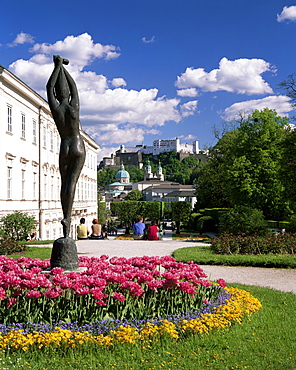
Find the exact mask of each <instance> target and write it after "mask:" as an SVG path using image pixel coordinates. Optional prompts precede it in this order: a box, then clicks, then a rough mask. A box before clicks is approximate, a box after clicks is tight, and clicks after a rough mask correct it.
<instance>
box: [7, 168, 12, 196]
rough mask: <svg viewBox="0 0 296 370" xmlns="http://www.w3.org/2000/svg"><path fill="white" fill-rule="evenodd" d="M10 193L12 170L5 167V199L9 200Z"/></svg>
mask: <svg viewBox="0 0 296 370" xmlns="http://www.w3.org/2000/svg"><path fill="white" fill-rule="evenodd" d="M11 193H12V168H11V167H7V199H11V198H12V197H11Z"/></svg>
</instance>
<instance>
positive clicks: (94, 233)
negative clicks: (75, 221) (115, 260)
mask: <svg viewBox="0 0 296 370" xmlns="http://www.w3.org/2000/svg"><path fill="white" fill-rule="evenodd" d="M77 239H78V240H86V239H108V231H107V228H106V226H105V225H104V226H103V227H102V225H100V224H99V221H98V220H97V219H96V218H95V219H93V222H92V225H91V233H90V231H89V229H88V227H87V226H86V224H85V218H84V217H82V218H81V219H80V224H79V225H78V226H77Z"/></svg>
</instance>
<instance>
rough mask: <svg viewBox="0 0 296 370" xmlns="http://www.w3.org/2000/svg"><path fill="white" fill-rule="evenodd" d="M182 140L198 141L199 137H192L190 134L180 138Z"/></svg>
mask: <svg viewBox="0 0 296 370" xmlns="http://www.w3.org/2000/svg"><path fill="white" fill-rule="evenodd" d="M179 137H180V138H182V139H183V140H188V141H189V140H196V139H197V136H195V135H191V134H189V135H187V136H179Z"/></svg>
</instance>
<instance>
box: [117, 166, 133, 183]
mask: <svg viewBox="0 0 296 370" xmlns="http://www.w3.org/2000/svg"><path fill="white" fill-rule="evenodd" d="M129 177H130V175H129V173H128V172H127V171H126V170H125V169H124V165H123V164H121V166H120V170H119V171H118V172H117V173H116V175H115V178H116V180H118V181H119V182H121V181H120V180H121V179H129Z"/></svg>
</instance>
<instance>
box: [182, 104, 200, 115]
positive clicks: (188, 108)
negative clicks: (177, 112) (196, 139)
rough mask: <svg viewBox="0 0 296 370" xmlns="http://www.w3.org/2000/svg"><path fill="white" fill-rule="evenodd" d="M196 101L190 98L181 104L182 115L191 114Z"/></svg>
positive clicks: (194, 108) (193, 111)
mask: <svg viewBox="0 0 296 370" xmlns="http://www.w3.org/2000/svg"><path fill="white" fill-rule="evenodd" d="M197 103H198V101H197V100H192V101H189V102H187V103H185V104H183V105H181V114H182V117H188V116H193V115H194V113H195V111H196V109H197Z"/></svg>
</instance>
